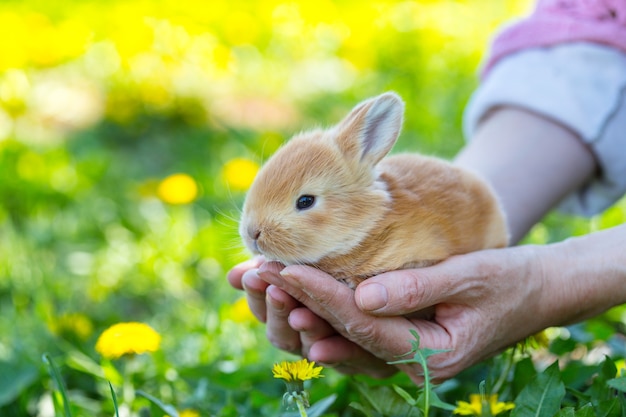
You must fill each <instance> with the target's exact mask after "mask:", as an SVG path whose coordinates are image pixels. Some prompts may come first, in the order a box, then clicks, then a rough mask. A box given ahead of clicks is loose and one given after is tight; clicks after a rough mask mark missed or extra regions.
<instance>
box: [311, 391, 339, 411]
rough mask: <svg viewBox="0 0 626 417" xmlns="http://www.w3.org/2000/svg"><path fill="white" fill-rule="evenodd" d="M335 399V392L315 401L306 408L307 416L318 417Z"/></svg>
mask: <svg viewBox="0 0 626 417" xmlns="http://www.w3.org/2000/svg"><path fill="white" fill-rule="evenodd" d="M336 399H337V394H333V395H329V396H328V397H326V398H322V399H321V400H318V401H315V403H314V404H313V405H312V406H311V407H310V408H309V409H308V410H307V414H308V415H309V417H320V416H321V415H323V414H324V412H325V411H326V410H328V409H329V408H330V406H331V405H333V403H334V402H335V400H336Z"/></svg>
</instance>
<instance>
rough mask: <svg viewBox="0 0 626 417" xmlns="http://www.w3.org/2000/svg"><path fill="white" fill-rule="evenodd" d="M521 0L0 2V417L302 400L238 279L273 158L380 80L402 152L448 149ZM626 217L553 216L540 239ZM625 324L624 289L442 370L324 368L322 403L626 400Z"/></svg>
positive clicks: (216, 409) (623, 209)
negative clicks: (499, 349)
mask: <svg viewBox="0 0 626 417" xmlns="http://www.w3.org/2000/svg"><path fill="white" fill-rule="evenodd" d="M529 7H530V2H529V1H527V0H524V1H520V0H517V1H514V0H420V1H416V2H411V1H406V2H394V1H384V0H381V1H375V2H359V1H354V0H345V1H335V2H333V1H329V0H320V1H316V2H312V1H311V2H310V1H305V0H295V1H290V2H282V1H279V0H273V1H270V0H250V1H246V0H210V1H201V0H189V1H181V0H108V1H104V0H102V1H97V0H86V1H80V0H54V1H44V0H5V1H3V2H0V35H1V36H2V39H4V41H3V42H0V167H1V169H0V254H2V255H1V256H0V416H1V417H13V416H38V417H55V416H64V417H68V416H85V417H91V416H94V417H99V416H112V415H116V414H117V415H120V416H122V417H123V416H141V417H145V416H155V417H160V416H164V415H170V416H171V417H175V416H176V415H179V416H184V417H190V416H225V417H227V416H276V415H285V416H290V415H297V414H295V413H296V411H295V410H296V409H297V408H296V404H295V403H296V401H295V400H293V398H292V399H291V400H289V398H290V396H289V395H288V396H287V397H285V400H284V399H283V394H285V384H284V383H283V381H281V380H280V378H278V379H277V378H274V376H273V373H272V369H273V368H274V365H275V364H277V363H281V362H283V361H296V360H298V359H299V358H297V357H294V356H291V355H288V354H286V353H283V352H280V351H278V350H277V349H275V348H274V347H272V346H271V345H270V343H269V342H268V341H267V340H266V338H265V333H264V327H263V326H262V325H261V324H259V323H257V322H256V321H255V319H254V318H253V317H252V315H251V313H250V311H249V310H248V308H247V304H246V303H245V300H244V299H242V298H241V297H242V294H241V293H240V292H238V291H236V290H234V289H232V288H231V287H230V286H229V285H228V283H227V281H226V278H225V275H226V272H227V271H228V270H229V269H230V268H231V267H232V266H233V265H234V264H235V263H237V262H239V261H242V260H244V259H246V258H247V256H248V255H247V254H246V252H245V250H244V249H243V245H242V244H241V242H240V239H239V237H238V234H237V222H238V216H239V214H238V213H239V212H238V210H239V208H240V206H241V204H242V200H243V197H244V195H245V191H246V189H247V188H248V186H249V185H250V183H251V181H252V179H253V178H254V175H255V174H256V172H257V170H258V167H259V165H260V164H262V162H263V161H264V160H265V159H267V157H268V156H269V155H271V154H272V152H273V151H275V150H276V149H277V148H278V147H279V146H280V145H281V144H282V143H283V142H284V141H286V140H287V139H288V138H289V137H290V136H291V135H292V134H294V133H296V132H299V131H301V130H303V129H307V128H311V127H316V126H328V125H331V124H333V123H335V122H337V121H338V120H339V118H340V117H342V116H343V115H344V114H345V113H346V112H347V111H348V110H349V109H350V108H352V107H353V106H354V105H355V104H356V103H357V102H359V101H360V100H362V99H365V98H367V97H370V96H374V95H377V94H380V93H382V92H384V91H388V90H394V91H396V92H398V93H399V94H400V95H401V96H402V97H403V98H404V100H405V101H406V103H407V114H406V121H405V125H404V131H403V133H402V135H401V139H400V141H399V143H398V146H397V147H396V149H397V150H405V151H413V152H422V153H425V154H431V155H438V156H441V157H443V158H450V157H452V156H453V155H454V154H455V152H456V151H457V150H458V149H459V148H460V147H461V146H462V144H463V136H462V129H461V120H462V112H463V108H464V106H465V103H466V102H467V100H468V98H469V96H470V94H471V92H472V90H473V89H474V88H475V86H476V85H477V83H478V76H477V74H478V69H479V66H480V62H481V59H482V58H483V57H484V54H485V53H486V48H487V45H488V42H489V39H490V37H491V36H492V34H493V32H494V30H495V29H496V28H497V27H498V26H499V25H500V24H502V23H503V22H506V21H508V20H509V19H511V18H512V17H514V16H521V15H522V14H524V13H525V12H526V11H527V10H528V9H529ZM625 217H626V201H622V202H620V203H618V204H617V205H616V206H614V207H613V208H611V209H609V210H608V211H607V212H606V213H604V214H603V215H602V216H597V217H595V218H593V219H582V218H573V217H566V216H564V215H562V214H559V213H551V214H550V215H549V216H548V217H547V218H546V219H545V220H544V222H542V223H541V224H539V225H537V226H536V227H535V228H534V229H533V230H532V231H531V233H530V234H529V236H528V237H527V238H526V242H532V243H539V244H542V243H549V242H553V241H559V240H562V239H564V238H565V237H567V236H571V235H580V234H584V233H588V232H589V231H593V230H597V229H601V228H606V227H611V226H613V225H616V224H620V223H623V222H624V219H625ZM119 323H133V324H132V325H131V328H133V327H132V326H138V327H134V328H141V329H142V331H145V332H146V333H141V334H142V335H143V336H142V337H141V338H136V339H132V337H131V336H128V337H127V338H126V339H124V338H122V339H123V341H125V342H128V343H131V345H132V346H130V347H129V348H128V349H130V350H132V349H136V350H137V352H136V353H125V352H126V351H121V352H118V351H111V350H110V349H108V350H107V348H106V347H107V345H106V340H105V342H102V343H104V345H102V344H101V345H99V347H100V348H98V349H97V346H98V343H97V342H98V341H99V338H100V336H101V335H103V334H104V333H105V331H106V330H107V329H110V328H111V326H114V325H116V324H119ZM625 323H626V309H625V308H623V307H622V308H615V309H613V310H611V311H609V312H608V313H606V314H604V315H603V316H601V317H598V318H596V319H593V320H589V321H587V322H585V323H581V324H578V325H575V326H571V327H568V328H562V329H561V328H560V329H549V331H547V332H545V334H543V335H542V336H543V337H541V338H538V341H537V340H535V341H529V342H528V343H527V344H526V346H524V347H523V348H522V347H518V348H516V349H514V350H509V351H507V352H505V353H503V354H502V355H501V356H500V357H498V358H495V359H493V360H490V361H487V362H486V363H483V364H480V365H477V366H475V367H473V368H472V369H470V370H468V371H466V372H464V373H462V374H461V375H459V376H458V377H457V378H455V379H453V380H451V381H448V382H446V383H444V384H443V385H441V386H438V387H431V386H425V387H423V388H417V387H415V386H412V385H411V383H410V381H409V380H408V378H406V377H405V376H403V375H397V376H395V377H393V378H390V379H388V380H373V379H369V378H366V377H363V376H355V377H346V376H342V375H340V374H338V373H336V372H335V371H333V370H332V369H324V370H322V371H321V374H322V375H323V378H313V379H311V380H310V381H306V382H305V388H306V390H307V392H308V393H309V394H310V399H309V402H310V404H311V408H310V409H309V410H308V413H309V415H310V416H315V415H318V416H319V415H326V416H372V417H374V416H420V415H424V413H425V410H427V409H429V410H430V411H429V412H427V413H428V414H429V415H431V416H434V415H450V414H451V413H452V410H454V409H456V410H457V411H458V412H461V413H462V412H465V413H467V414H476V415H491V414H496V413H502V415H505V414H509V413H510V414H512V415H515V416H526V415H529V416H530V415H536V416H552V415H562V416H564V417H565V416H567V417H569V416H578V415H580V416H585V417H586V416H599V417H609V416H610V417H620V416H621V417H623V416H626V399H625V394H624V393H625V392H626V376H624V371H623V369H624V358H625V357H626V347H625V345H626V342H625V337H624V333H625V331H626V328H625ZM122 334H123V333H122ZM103 337H104V335H103ZM412 337H413V336H412V335H410V334H407V339H412ZM133 343H134V345H133ZM415 343H416V345H417V342H415ZM103 346H104V347H103ZM109 347H111V346H109ZM413 353H414V355H415V356H414V360H422V359H424V358H426V357H427V356H428V355H430V354H436V353H434V352H429V351H427V350H422V349H420V348H419V347H418V346H416V348H415V351H414V352H413ZM556 361H558V363H559V365H560V366H556V365H553V364H554V363H556ZM620 375H621V376H620ZM307 379H308V378H307ZM480 393H482V397H481V396H480V395H476V394H480ZM490 401H491V404H492V405H493V406H492V407H489V406H488V404H490ZM511 404H514V405H515V408H513V409H512V410H510V408H511Z"/></svg>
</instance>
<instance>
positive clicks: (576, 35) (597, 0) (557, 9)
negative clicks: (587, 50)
mask: <svg viewBox="0 0 626 417" xmlns="http://www.w3.org/2000/svg"><path fill="white" fill-rule="evenodd" d="M580 41H583V42H585V41H586V42H595V43H600V44H603V45H608V46H612V47H615V48H618V49H621V50H622V51H624V52H626V0H538V1H537V5H536V7H535V10H534V11H533V12H532V14H531V15H530V16H528V17H526V18H524V19H522V20H521V21H518V22H516V23H514V24H512V25H511V26H509V27H507V28H505V29H504V30H503V31H502V32H500V34H499V35H498V36H497V37H496V38H495V40H494V42H493V44H492V47H491V54H490V56H489V60H488V61H487V64H486V66H485V68H484V70H483V76H484V75H486V74H487V72H488V71H489V70H490V69H491V67H492V66H493V65H494V64H495V63H496V62H497V61H498V60H500V59H501V58H503V57H504V56H506V55H508V54H511V53H513V52H517V51H519V50H521V49H525V48H532V47H543V46H551V45H555V44H559V43H565V42H580Z"/></svg>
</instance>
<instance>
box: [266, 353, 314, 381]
mask: <svg viewBox="0 0 626 417" xmlns="http://www.w3.org/2000/svg"><path fill="white" fill-rule="evenodd" d="M322 369H324V368H323V367H322V366H315V362H309V361H308V360H307V359H306V358H304V359H301V360H299V361H296V362H286V361H285V362H281V363H276V364H274V368H273V369H272V373H273V374H274V378H280V379H284V380H285V381H287V382H291V381H307V380H309V379H313V378H322V377H324V375H320V372H322Z"/></svg>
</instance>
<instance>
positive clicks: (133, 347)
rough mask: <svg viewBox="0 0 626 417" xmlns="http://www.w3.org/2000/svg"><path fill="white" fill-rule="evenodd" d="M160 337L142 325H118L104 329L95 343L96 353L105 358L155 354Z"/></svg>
mask: <svg viewBox="0 0 626 417" xmlns="http://www.w3.org/2000/svg"><path fill="white" fill-rule="evenodd" d="M160 344H161V335H159V334H158V333H157V332H156V331H155V330H154V329H153V328H152V327H150V326H148V325H147V324H144V323H136V322H130V323H118V324H114V325H113V326H111V327H109V328H108V329H106V330H105V331H104V332H102V334H101V335H100V337H99V338H98V341H97V342H96V351H98V353H100V354H101V355H102V356H104V357H105V358H109V359H116V358H119V357H120V356H123V355H133V354H141V353H146V352H156V351H157V350H159V346H160Z"/></svg>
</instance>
